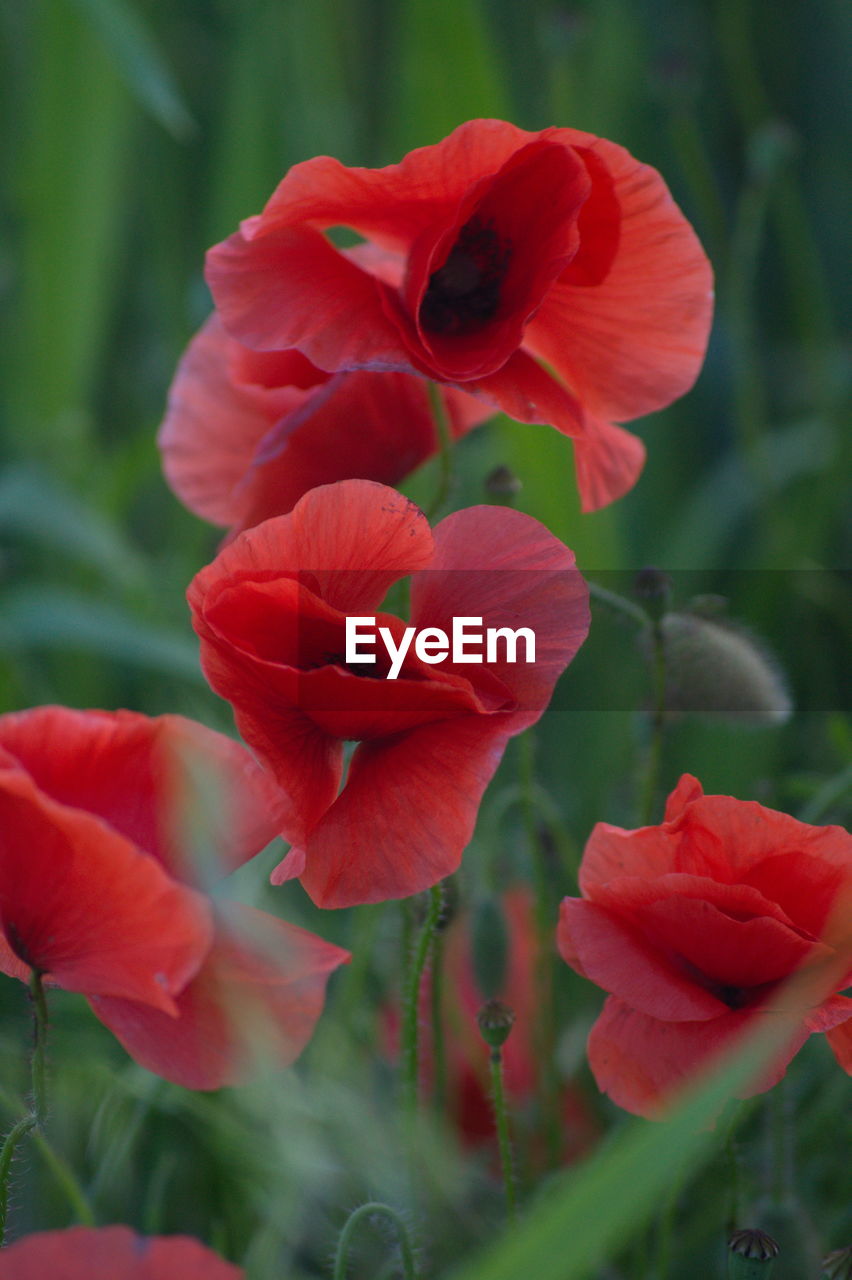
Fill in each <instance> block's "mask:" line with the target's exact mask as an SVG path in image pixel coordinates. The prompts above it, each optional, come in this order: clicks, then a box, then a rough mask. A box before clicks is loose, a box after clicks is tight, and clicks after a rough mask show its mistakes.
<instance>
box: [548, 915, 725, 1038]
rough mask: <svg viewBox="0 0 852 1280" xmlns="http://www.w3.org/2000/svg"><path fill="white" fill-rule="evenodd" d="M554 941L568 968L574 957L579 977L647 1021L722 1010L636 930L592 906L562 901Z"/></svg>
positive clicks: (710, 1015) (695, 1017) (701, 1016)
mask: <svg viewBox="0 0 852 1280" xmlns="http://www.w3.org/2000/svg"><path fill="white" fill-rule="evenodd" d="M557 943H558V946H559V952H560V955H561V956H562V958H563V959H564V960H565V961H566V962H567V963H568V964H571V963H572V960H573V959H574V957H576V958H577V960H578V961H579V964H578V965H577V966H576V967H577V970H578V972H580V973H582V975H583V977H586V978H588V979H590V981H592V982H594V983H596V984H597V986H599V987H603V989H604V991H608V992H610V994H611V995H614V996H618V997H619V999H621V1000H624V1001H625V1002H626V1003H627V1004H629V1005H630V1006H631V1008H634V1009H639V1010H640V1011H641V1012H642V1013H645V1014H647V1015H648V1016H649V1017H651V1018H660V1019H663V1020H674V1021H696V1022H698V1021H706V1020H707V1019H716V1018H718V1017H719V1016H720V1015H724V1014H726V1013H727V1012H728V1006H727V1005H726V1004H724V1002H723V1001H722V1000H720V999H718V998H717V997H716V996H714V995H713V994H712V993H711V992H710V991H708V990H706V988H705V987H703V986H701V985H699V983H698V982H696V981H694V980H692V979H690V978H689V977H688V976H687V974H686V973H685V971H684V970H683V969H682V968H680V967H678V965H677V964H676V963H675V962H674V959H673V958H672V959H670V958H669V957H668V956H667V955H666V954H665V953H664V952H663V951H662V950H658V949H657V948H656V947H655V946H653V945H652V944H651V943H649V942H648V941H647V940H646V939H645V938H644V937H643V936H642V934H641V933H640V932H639V930H638V929H634V928H631V927H630V925H629V924H628V923H627V922H625V921H623V920H621V919H619V918H618V917H617V916H615V915H614V914H613V913H612V912H610V911H607V910H606V909H605V908H603V907H599V906H597V905H596V904H595V903H593V902H586V901H585V900H584V899H582V898H565V899H563V902H562V907H561V910H560V915H559V930H558V933H557Z"/></svg>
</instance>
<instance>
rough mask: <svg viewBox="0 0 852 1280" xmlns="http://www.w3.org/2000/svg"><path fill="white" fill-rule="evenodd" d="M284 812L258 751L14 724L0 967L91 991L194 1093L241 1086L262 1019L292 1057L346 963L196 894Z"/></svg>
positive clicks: (1, 728) (152, 733)
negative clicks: (253, 1020)
mask: <svg viewBox="0 0 852 1280" xmlns="http://www.w3.org/2000/svg"><path fill="white" fill-rule="evenodd" d="M280 808H281V800H280V796H279V793H278V789H277V788H276V787H275V785H274V783H273V782H272V780H271V779H270V778H269V777H268V776H267V775H266V774H264V773H263V771H262V770H261V769H260V768H259V767H258V766H257V765H256V764H255V762H254V761H253V760H252V759H251V757H250V756H249V754H248V753H247V752H246V751H245V749H244V748H243V747H241V746H240V745H239V744H238V743H235V742H231V741H230V740H229V739H228V738H225V737H223V736H222V735H221V734H217V733H213V732H212V731H211V730H209V729H205V728H204V727H203V726H202V725H199V724H194V723H193V722H192V721H190V720H184V719H183V718H182V717H180V716H161V717H159V718H158V719H153V720H152V719H149V718H148V717H147V716H143V715H139V714H136V713H134V712H128V711H119V712H104V711H72V710H69V709H68V708H65V707H38V708H35V709H33V710H31V711H25V712H21V713H18V714H14V715H6V716H2V717H0V824H2V827H3V831H4V842H3V846H2V856H0V921H2V930H3V937H4V938H5V943H6V944H8V945H7V946H6V945H4V946H3V948H1V949H0V968H2V969H3V970H4V971H5V972H6V973H10V974H12V975H14V976H17V977H21V978H26V976H27V974H28V970H29V968H31V967H35V968H37V969H39V970H41V971H42V972H44V973H45V974H46V975H47V979H48V981H49V982H52V983H56V984H58V985H60V986H63V987H66V988H67V989H68V990H71V991H81V992H83V993H84V994H85V995H87V996H88V997H89V1000H90V1002H91V1004H92V1006H93V1008H94V1010H95V1012H96V1013H97V1014H98V1016H99V1017H100V1018H101V1020H102V1021H103V1022H105V1023H106V1024H107V1025H108V1026H109V1027H110V1028H111V1029H112V1030H113V1032H114V1033H115V1035H116V1036H117V1037H118V1039H119V1040H120V1041H121V1042H122V1044H124V1046H125V1048H126V1049H127V1050H128V1052H129V1053H130V1054H131V1055H132V1056H133V1057H134V1058H136V1059H137V1061H139V1062H141V1063H142V1064H143V1065H144V1066H146V1067H148V1068H149V1069H150V1070H152V1071H155V1072H157V1073H158V1074H159V1075H162V1076H165V1077H166V1078H167V1079H170V1080H174V1081H176V1082H177V1083H179V1084H183V1085H185V1086H186V1087H188V1088H196V1089H210V1088H217V1087H219V1085H221V1084H225V1083H232V1082H234V1081H235V1080H236V1079H238V1078H239V1077H240V1075H241V1074H242V1072H243V1070H244V1068H245V1065H246V1054H247V1037H246V1034H245V1027H244V1025H243V1024H244V1021H245V1019H246V1017H247V1016H248V1014H249V1013H250V1012H251V1010H252V1008H253V1007H256V1006H261V1007H262V1009H263V1011H264V1021H265V1024H266V1025H267V1026H268V1027H269V1029H270V1031H269V1035H268V1037H267V1038H268V1040H269V1042H270V1047H271V1050H272V1052H274V1053H275V1055H276V1059H277V1060H278V1061H281V1062H282V1063H286V1062H289V1061H292V1060H293V1058H294V1057H296V1055H297V1054H298V1053H299V1052H300V1050H301V1049H302V1048H303V1047H304V1044H305V1043H306V1041H307V1039H308V1038H309V1036H310V1034H311V1031H312V1029H313V1025H314V1023H315V1022H316V1019H317V1017H318V1016H319V1013H320V1011H321V1008H322V1003H323V994H324V987H325V982H326V980H327V977H328V974H329V973H330V972H331V970H332V969H334V968H336V967H337V965H339V964H340V963H341V961H342V960H343V959H345V958H346V953H345V952H343V951H340V950H339V949H338V948H337V947H333V946H331V945H330V944H328V943H325V942H323V941H322V940H321V939H319V938H315V937H314V936H313V935H312V934H309V933H305V931H304V930H302V929H297V928H295V927H294V926H293V925H287V924H284V923H282V922H281V921H278V920H275V919H274V918H273V917H271V916H266V915H265V914H264V913H262V912H253V911H251V910H250V909H249V908H247V907H242V908H233V909H232V910H231V912H230V913H225V912H224V910H222V909H219V910H217V911H216V912H214V911H213V906H212V902H211V901H210V899H208V898H207V897H206V896H205V895H204V894H203V893H201V892H199V889H200V888H201V887H202V886H203V885H204V884H205V883H206V882H207V881H209V879H210V878H211V877H212V876H218V875H221V874H222V872H223V871H226V870H231V869H232V868H234V867H236V866H238V865H240V864H241V863H243V862H245V861H246V860H247V859H248V858H251V857H253V856H254V854H256V853H257V852H258V851H259V850H260V849H262V848H263V847H264V846H265V845H266V844H268V843H269V841H270V840H271V839H272V838H273V836H274V835H275V834H276V832H277V830H278V828H279V826H280ZM190 828H191V829H190ZM194 853H197V856H194ZM211 856H212V857H213V859H214V861H215V865H214V866H211V865H209V863H210V859H211Z"/></svg>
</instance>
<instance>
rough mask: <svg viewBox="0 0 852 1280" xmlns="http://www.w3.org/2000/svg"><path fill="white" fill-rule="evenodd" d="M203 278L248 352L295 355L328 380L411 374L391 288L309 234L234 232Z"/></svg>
mask: <svg viewBox="0 0 852 1280" xmlns="http://www.w3.org/2000/svg"><path fill="white" fill-rule="evenodd" d="M205 275H206V279H207V283H208V285H209V286H210V292H211V293H212V294H213V298H214V300H215V302H216V307H217V310H218V312H219V314H220V316H221V318H222V322H223V324H224V326H225V328H226V329H227V331H228V333H229V334H230V335H231V336H232V337H233V338H236V339H237V341H238V342H242V343H243V344H244V345H245V346H247V347H253V348H255V349H256V350H258V351H281V350H283V349H284V348H287V347H297V348H298V349H299V351H301V352H302V353H303V354H304V355H306V356H307V357H308V359H309V360H311V361H312V362H313V363H314V364H315V365H317V366H318V367H319V368H320V369H325V370H328V372H330V373H334V372H335V371H337V370H339V369H374V370H380V371H382V372H384V373H386V372H388V371H390V370H393V369H396V370H401V371H403V372H405V371H410V370H411V357H410V355H409V353H408V349H407V346H406V344H405V342H404V341H403V338H402V335H401V334H400V331H399V328H398V326H397V325H396V324H395V323H394V321H393V320H392V319H391V314H390V313H389V311H388V309H387V307H386V304H385V302H384V298H385V294H386V292H387V290H388V286H387V285H386V284H385V283H384V281H382V280H380V279H379V278H378V277H376V276H374V275H371V274H370V273H369V272H367V271H364V270H362V268H361V267H360V266H359V265H358V264H357V262H356V261H355V260H354V259H353V257H352V256H350V255H347V254H345V253H340V252H338V250H337V249H335V248H334V246H333V245H331V244H330V243H329V241H328V240H326V238H325V236H324V235H322V234H321V232H319V231H315V230H314V229H313V228H312V227H309V226H299V227H293V226H287V227H281V228H278V229H276V230H273V231H271V232H270V233H269V234H266V235H263V236H258V237H255V238H249V237H247V236H246V235H245V234H244V233H243V232H242V231H237V232H235V234H234V235H232V236H231V237H230V238H229V239H227V240H225V241H223V242H222V244H218V245H215V246H214V247H213V248H212V249H210V250H209V251H208V254H207V269H206V272H205ZM353 316H357V317H358V323H357V324H353V323H352V317H353Z"/></svg>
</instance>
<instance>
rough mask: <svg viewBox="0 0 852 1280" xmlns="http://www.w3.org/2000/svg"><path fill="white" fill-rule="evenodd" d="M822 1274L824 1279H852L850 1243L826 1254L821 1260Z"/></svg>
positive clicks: (851, 1248) (851, 1246)
mask: <svg viewBox="0 0 852 1280" xmlns="http://www.w3.org/2000/svg"><path fill="white" fill-rule="evenodd" d="M822 1274H823V1275H824V1276H825V1277H826V1280H852V1244H851V1245H847V1246H846V1248H845V1249H835V1250H834V1251H833V1252H832V1253H829V1254H826V1256H825V1257H824V1258H823V1260H822Z"/></svg>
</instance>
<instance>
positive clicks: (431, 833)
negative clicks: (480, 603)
mask: <svg viewBox="0 0 852 1280" xmlns="http://www.w3.org/2000/svg"><path fill="white" fill-rule="evenodd" d="M498 721H499V717H495V718H493V719H491V718H486V719H483V718H480V717H470V718H463V719H455V720H449V721H444V722H441V723H438V724H430V725H426V726H424V727H423V728H421V729H415V730H413V731H412V732H411V733H407V734H404V735H401V736H398V737H396V738H386V739H379V740H377V741H375V742H368V743H363V744H362V745H361V746H360V747H359V748H358V749H357V751H356V752H355V755H354V756H353V757H352V763H351V765H350V769H349V776H348V778H347V782H346V786H345V788H344V789H343V791H342V792H341V795H340V797H339V798H338V799H337V800H336V801H335V803H334V804H333V805H332V806H331V808H330V809H329V810H328V812H327V813H326V815H325V816H324V818H323V819H322V821H321V822H319V823H318V824H317V826H316V827H315V828H314V830H313V831H312V832H311V834H310V837H309V839H308V843H307V846H306V860H305V870H304V874H303V875H302V884H303V886H304V888H305V889H306V890H307V892H308V893H309V894H310V896H311V898H312V899H313V901H314V902H316V904H317V905H318V906H321V907H348V906H353V905H355V904H356V903H364V902H383V901H384V900H385V899H387V898H405V897H408V896H409V895H410V894H412V893H418V892H419V891H420V890H421V889H427V888H428V887H429V886H430V885H433V884H436V883H437V882H438V881H439V880H442V879H443V878H444V877H445V876H448V875H449V874H450V873H451V872H453V871H455V869H456V867H457V866H458V865H459V862H460V860H461V856H462V853H463V851H464V849H465V846H466V845H467V843H468V841H469V840H470V838H471V836H472V835H473V829H474V826H475V824H476V815H477V811H478V808H479V802H480V800H481V798H482V794H483V792H484V791H485V788H486V787H487V786H488V783H489V782H490V781H491V778H492V776H493V774H494V771H495V769H496V768H497V765H498V764H499V763H500V758H501V756H502V754H503V751H504V749H505V746H506V737H507V735H506V734H505V733H503V732H501V729H500V726H499V723H498Z"/></svg>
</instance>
